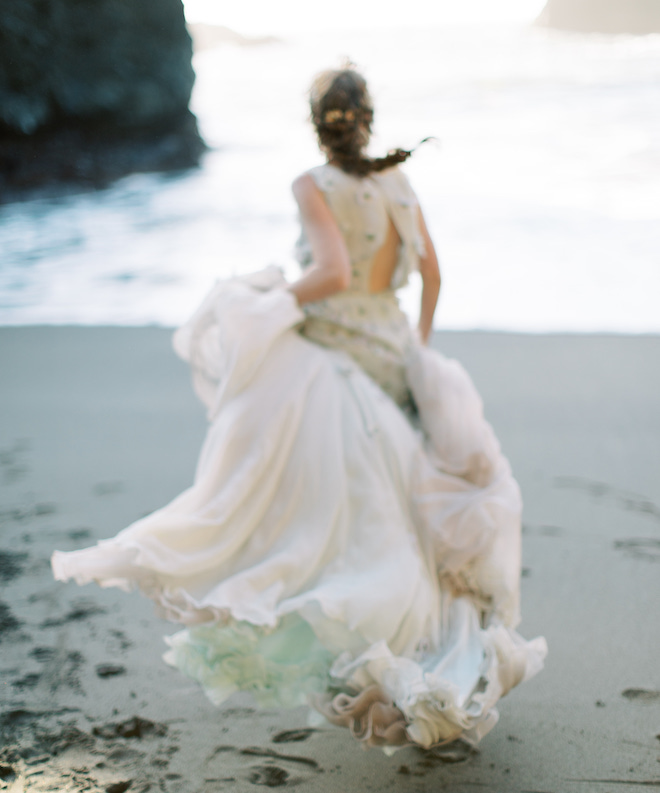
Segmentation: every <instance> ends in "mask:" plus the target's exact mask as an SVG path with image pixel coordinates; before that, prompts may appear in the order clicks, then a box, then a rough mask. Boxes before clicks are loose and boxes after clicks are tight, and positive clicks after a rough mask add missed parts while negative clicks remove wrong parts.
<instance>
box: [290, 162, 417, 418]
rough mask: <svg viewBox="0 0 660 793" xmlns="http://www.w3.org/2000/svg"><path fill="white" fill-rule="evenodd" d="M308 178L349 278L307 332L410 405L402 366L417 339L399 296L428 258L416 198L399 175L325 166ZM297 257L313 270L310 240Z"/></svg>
mask: <svg viewBox="0 0 660 793" xmlns="http://www.w3.org/2000/svg"><path fill="white" fill-rule="evenodd" d="M309 174H310V176H311V177H312V179H313V180H314V182H315V184H316V186H317V187H318V188H319V190H320V191H321V193H322V194H323V196H324V198H325V201H326V202H327V204H328V206H329V208H330V210H331V212H332V215H333V216H334V219H335V221H336V222H337V226H338V227H339V229H340V231H341V234H342V236H343V238H344V241H345V243H346V247H347V250H348V254H349V258H350V265H351V273H350V282H349V284H348V287H347V289H346V290H344V291H342V292H338V293H337V294H334V295H332V296H331V297H328V298H325V299H324V300H318V301H314V302H312V303H308V304H306V305H305V306H304V311H305V314H306V316H307V319H306V321H305V324H304V326H303V329H302V333H303V335H305V336H306V337H307V338H309V339H310V340H311V341H314V342H316V343H317V344H322V345H323V346H325V347H332V348H333V349H338V350H342V351H343V352H345V353H347V354H348V355H350V356H351V357H352V358H353V359H354V360H355V361H356V362H357V363H358V364H359V365H360V366H361V367H362V368H363V369H364V370H365V371H366V372H367V374H369V375H370V376H371V377H372V378H373V379H374V380H375V381H376V382H377V383H378V384H379V385H380V386H381V388H383V390H384V391H385V392H386V393H388V394H389V395H390V396H391V397H392V398H393V399H394V401H395V402H397V403H398V404H399V405H401V406H405V405H407V404H408V403H409V401H410V393H409V390H408V386H407V384H406V380H405V371H404V362H405V358H406V355H407V353H408V350H409V349H410V345H411V344H412V333H411V329H410V325H409V323H408V320H407V318H406V316H405V315H404V314H403V312H402V311H401V309H400V308H399V304H398V301H397V298H396V296H395V290H396V289H398V288H400V287H402V286H405V284H406V283H407V281H408V275H409V273H410V271H411V270H413V269H416V268H417V266H418V262H419V257H420V256H423V254H424V242H423V238H422V234H421V231H420V228H419V223H418V203H417V198H416V196H415V193H414V192H413V190H412V188H411V186H410V183H409V182H408V179H407V178H406V176H405V175H404V174H403V172H402V171H400V170H399V169H398V168H389V169H388V170H386V171H383V172H381V173H372V174H370V175H369V176H365V177H357V176H353V175H351V174H347V173H344V171H342V170H341V169H339V168H337V167H335V166H333V165H329V164H326V165H321V166H318V167H316V168H313V169H312V170H311V171H309ZM297 254H298V259H299V261H300V263H301V265H302V266H303V267H305V266H306V265H309V264H311V262H312V255H311V249H310V247H309V244H308V242H307V240H306V238H305V236H304V233H303V235H302V236H301V238H300V240H299V241H298V245H297Z"/></svg>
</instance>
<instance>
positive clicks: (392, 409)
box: [52, 165, 546, 747]
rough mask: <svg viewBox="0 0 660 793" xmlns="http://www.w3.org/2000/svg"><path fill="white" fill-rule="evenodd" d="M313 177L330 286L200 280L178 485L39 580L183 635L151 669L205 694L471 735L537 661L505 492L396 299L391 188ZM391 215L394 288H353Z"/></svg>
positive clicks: (402, 218) (488, 444)
mask: <svg viewBox="0 0 660 793" xmlns="http://www.w3.org/2000/svg"><path fill="white" fill-rule="evenodd" d="M310 173H311V175H312V177H313V178H314V180H315V182H316V184H317V185H318V187H319V189H320V190H321V191H322V193H323V195H324V196H325V199H326V201H327V203H328V205H329V207H330V209H331V211H332V213H333V215H334V216H335V218H336V220H337V223H338V225H339V228H340V230H341V232H342V234H343V236H344V238H345V240H346V244H347V247H348V251H349V254H350V259H351V266H352V275H351V283H350V286H349V288H348V289H347V290H346V291H345V292H341V293H339V294H336V295H334V296H332V297H330V298H328V299H326V300H322V301H319V302H317V303H312V304H309V305H308V306H305V308H304V310H303V309H301V308H300V307H299V306H298V304H297V302H296V300H295V298H294V297H293V295H292V294H291V293H290V292H289V291H287V290H286V288H284V287H285V286H286V284H285V282H284V280H283V278H282V276H281V274H280V273H279V271H277V270H276V269H275V268H270V269H267V270H264V271H261V272H259V273H256V274H254V275H252V276H248V277H246V278H236V279H232V280H228V281H222V282H219V283H218V284H217V285H216V286H215V288H214V289H213V290H212V291H211V293H210V294H209V295H208V297H207V298H206V299H205V301H204V302H203V303H202V305H201V306H200V308H199V309H198V310H197V312H196V313H195V315H194V316H193V317H192V318H191V319H190V321H189V322H188V323H187V324H186V325H184V326H183V327H182V328H181V329H180V330H178V331H177V332H176V334H175V336H174V346H175V349H176V351H177V353H178V354H179V355H180V356H182V357H183V358H184V359H186V360H187V361H189V363H190V365H191V368H192V373H193V381H194V385H195V388H196V391H197V393H198V395H199V397H200V398H201V400H202V401H203V403H204V404H205V405H206V407H207V409H208V418H209V422H210V426H209V430H208V434H207V437H206V440H205V442H204V445H203V448H202V451H201V455H200V459H199V463H198V466H197V471H196V476H195V481H194V484H193V485H192V487H191V488H190V489H188V490H186V491H185V492H184V493H182V494H181V495H180V496H179V497H178V498H176V499H175V500H174V501H172V503H170V504H168V505H167V506H165V507H164V508H162V509H160V510H158V511H157V512H154V513H153V514H151V515H149V516H148V517H146V518H143V519H141V520H138V521H137V522H136V523H134V524H132V525H131V526H129V527H128V528H127V529H124V530H123V531H122V532H120V533H119V534H118V535H117V536H116V537H114V538H112V539H108V540H103V541H101V542H99V544H98V545H97V546H95V547H92V548H88V549H84V550H80V551H74V552H72V553H62V552H59V551H56V552H55V553H54V555H53V560H52V564H53V570H54V574H55V577H56V578H57V579H59V580H67V579H74V580H75V581H77V582H78V583H79V584H84V583H87V582H90V581H95V582H97V583H98V584H100V585H101V586H117V587H121V588H123V589H125V590H130V589H133V588H135V587H138V588H139V589H140V590H141V591H142V592H143V593H144V594H145V595H147V596H148V597H150V598H152V599H153V600H154V601H155V602H156V604H157V605H158V607H159V611H160V613H162V614H164V615H165V616H167V617H168V618H170V619H172V620H174V621H177V622H180V623H183V624H184V625H186V626H187V627H186V628H185V629H184V630H182V631H180V632H178V633H176V634H174V635H173V636H171V637H168V639H167V641H168V643H169V645H170V648H169V650H168V652H167V653H166V656H165V658H166V660H167V661H168V662H169V663H171V664H173V665H175V666H176V667H178V668H179V669H181V670H182V671H183V672H184V673H185V674H187V675H189V676H191V677H193V678H194V679H196V680H198V681H199V682H200V683H201V684H202V686H203V687H204V689H205V690H206V692H207V694H208V695H209V697H210V698H211V699H212V700H213V701H214V702H217V703H220V702H222V701H223V700H224V699H226V698H227V697H228V696H229V695H230V694H231V693H233V692H234V691H236V690H247V691H250V692H252V693H253V695H254V696H255V698H256V699H257V701H258V702H259V703H261V704H263V705H266V706H297V705H300V704H303V703H306V702H311V703H312V704H313V705H314V706H315V707H316V708H317V710H319V711H320V712H321V713H322V714H323V715H325V716H326V717H327V718H328V719H329V720H330V721H333V722H335V723H338V724H345V725H346V726H349V727H350V728H351V729H352V731H353V734H354V735H355V736H356V737H358V738H359V739H361V740H363V741H364V742H366V743H367V744H368V745H382V746H386V747H387V746H393V745H400V744H403V743H410V742H414V743H417V744H419V745H421V746H424V747H429V746H433V745H435V744H438V743H440V742H444V741H451V740H454V739H456V738H463V739H465V740H467V741H470V742H473V743H475V742H477V741H478V740H479V739H480V738H481V737H482V736H483V735H484V734H485V733H486V732H488V730H489V729H490V728H491V727H492V726H493V725H494V723H495V722H496V720H497V710H496V703H497V701H498V700H499V698H500V697H501V696H502V695H503V694H505V693H506V692H507V691H508V690H509V689H511V688H512V687H513V686H515V685H517V684H518V683H520V682H521V681H523V680H527V679H528V678H530V677H531V676H532V675H534V674H535V673H536V672H538V671H539V669H540V668H541V667H542V665H543V658H544V656H545V653H546V645H545V640H544V639H543V638H537V639H534V640H533V641H525V640H524V639H522V638H521V637H520V636H519V635H518V634H517V633H516V631H515V627H516V625H517V623H518V621H519V579H520V511H521V502H520V495H519V490H518V486H517V484H516V482H515V480H514V479H513V477H512V475H511V471H510V468H509V465H508V463H507V461H506V459H505V458H504V457H503V456H502V454H501V453H500V449H499V446H498V443H497V440H496V438H495V436H494V434H493V432H492V430H491V428H490V426H489V425H488V424H487V423H486V422H485V420H484V418H483V411H482V403H481V400H480V398H479V395H478V394H477V392H476V390H475V388H474V386H473V384H472V382H471V380H470V378H469V376H468V375H467V373H466V372H465V370H464V369H463V368H462V367H461V366H460V364H458V363H457V362H456V361H453V360H448V359H446V358H444V357H443V356H442V355H440V354H438V353H436V352H434V351H432V350H430V349H428V348H427V347H424V346H422V345H420V344H419V343H418V342H417V341H416V340H415V337H414V335H413V333H412V332H411V330H410V327H409V325H408V322H407V320H406V318H405V316H404V315H403V313H402V312H401V310H400V309H399V306H398V303H397V299H396V296H395V290H396V289H397V288H399V287H400V286H402V285H404V284H405V283H406V281H407V278H408V274H409V272H410V270H411V269H412V268H413V267H415V266H416V263H417V261H418V258H419V256H420V255H421V254H422V253H423V240H422V238H421V235H420V231H419V228H418V223H417V201H416V198H415V195H414V193H413V191H412V189H411V188H410V185H409V183H408V181H407V179H406V177H405V176H404V175H403V173H402V172H401V171H400V170H399V169H398V168H392V169H390V170H387V171H384V172H382V173H379V174H372V175H371V176H369V177H365V178H357V177H354V176H350V175H347V174H345V173H343V172H342V171H341V170H339V169H337V168H335V167H333V166H331V165H324V166H320V167H318V168H315V169H312V170H311V171H310ZM390 219H391V221H392V222H393V223H394V225H395V227H396V230H397V231H398V234H399V237H400V239H401V245H400V255H399V261H398V264H397V268H396V271H395V273H394V276H393V279H392V283H391V290H388V291H386V292H382V293H378V294H375V295H374V294H369V292H368V289H367V285H368V283H369V273H370V266H371V262H372V260H373V256H374V254H375V252H376V251H377V250H378V249H379V247H380V246H381V245H382V244H383V241H384V239H385V234H386V231H387V228H388V224H389V222H390ZM298 254H299V258H300V260H301V263H302V264H303V266H304V265H305V264H306V263H308V261H309V259H310V253H309V246H308V245H307V242H306V240H305V238H304V236H303V237H302V238H301V240H300V242H299V244H298Z"/></svg>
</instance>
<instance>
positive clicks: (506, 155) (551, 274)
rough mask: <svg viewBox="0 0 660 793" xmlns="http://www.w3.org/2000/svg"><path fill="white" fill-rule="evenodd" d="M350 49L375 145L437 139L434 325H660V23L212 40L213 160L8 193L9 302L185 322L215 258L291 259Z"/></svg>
mask: <svg viewBox="0 0 660 793" xmlns="http://www.w3.org/2000/svg"><path fill="white" fill-rule="evenodd" d="M342 55H350V57H351V58H352V59H353V60H354V61H355V62H356V63H357V64H358V65H359V66H360V67H361V68H362V69H363V71H364V72H365V73H366V76H367V77H368V79H369V80H370V84H371V86H372V92H373V94H374V97H375V100H376V110H377V117H376V131H377V133H378V134H377V135H376V136H375V138H374V141H373V146H372V149H373V151H374V152H382V151H384V150H386V149H388V148H391V147H394V146H398V145H402V146H411V145H414V144H415V143H416V142H417V141H418V140H419V139H420V138H422V137H424V136H427V135H435V136H437V138H438V139H439V143H438V144H427V145H426V146H424V147H422V148H421V149H420V150H419V151H418V152H417V153H416V154H415V156H414V157H413V158H412V160H411V161H410V162H409V163H408V164H407V165H406V170H407V172H408V174H409V176H410V178H411V180H412V182H413V185H414V186H415V188H416V190H417V193H418V195H419V197H420V200H421V202H422V206H423V209H424V213H425V215H426V218H427V223H428V225H429V228H430V230H431V234H432V236H433V237H434V239H435V241H436V244H437V247H438V250H439V253H440V257H441V266H442V274H443V290H442V297H441V303H440V307H439V309H438V313H437V318H436V325H437V326H438V327H442V328H457V329H459V328H460V329H462V328H486V329H505V330H517V331H533V332H544V331H553V332H554V331H586V332H591V331H614V332H660V311H659V310H658V308H657V304H658V301H657V295H658V294H660V222H659V221H660V36H646V37H614V38H613V37H605V36H583V35H577V34H566V33H558V32H552V31H547V30H543V29H537V28H530V27H490V28H476V27H456V28H444V29H427V30H414V29H402V30H379V31H371V32H352V33H348V34H338V33H332V34H321V33H319V34H313V35H307V36H302V35H299V36H297V37H293V38H290V39H286V40H283V41H280V42H278V43H274V44H269V45H262V46H250V47H238V46H235V45H225V46H222V47H220V48H218V49H215V50H209V51H205V52H201V53H199V54H197V55H196V57H195V68H196V71H197V85H196V89H195V94H194V96H193V109H194V111H195V112H196V113H197V115H198V117H199V120H200V125H201V128H202V132H203V134H204V135H205V137H206V139H207V141H208V142H209V143H210V144H211V146H212V147H213V149H212V151H211V152H210V153H209V154H208V156H207V157H206V159H205V161H204V163H203V167H202V168H201V169H199V170H198V171H195V172H192V173H190V174H188V175H186V176H184V177H176V178H173V177H163V176H152V175H137V176H132V177H129V178H127V179H124V180H122V181H121V182H119V183H118V184H117V185H116V186H114V187H112V188H111V189H108V190H105V191H102V192H98V193H88V194H85V195H80V196H71V197H66V198H61V199H58V200H38V201H31V202H25V203H22V204H16V205H13V206H7V207H2V208H0V251H1V253H0V257H1V264H0V323H1V324H5V325H15V324H35V323H67V324H110V325H124V324H130V325H146V324H154V323H155V324H162V325H176V324H178V323H179V322H181V321H182V320H184V319H185V318H186V317H187V315H188V314H189V313H190V312H191V311H192V309H193V308H194V307H195V305H196V304H197V303H198V302H199V300H200V299H201V297H202V296H203V295H204V293H205V292H206V290H208V288H209V287H210V285H211V284H212V283H213V281H214V280H215V279H216V278H219V277H226V276H229V275H231V274H234V273H241V272H247V271H250V270H254V269H259V268H261V267H263V266H265V265H267V264H271V263H276V264H279V265H281V266H282V267H283V268H284V269H285V271H286V273H287V274H288V276H290V277H295V274H296V272H297V267H296V265H295V263H294V262H293V260H292V247H293V243H294V241H295V237H296V235H297V222H296V213H295V205H294V202H293V199H292V197H291V193H290V183H291V181H292V179H293V178H294V177H295V176H296V175H297V174H298V173H300V172H301V171H303V170H305V169H306V168H308V167H311V166H312V165H315V164H317V163H319V162H320V161H321V158H320V155H319V153H318V150H317V148H316V144H315V141H314V137H313V134H312V132H311V130H310V128H309V125H308V124H307V121H306V116H307V107H306V99H305V91H306V88H307V86H308V84H309V82H310V79H311V77H312V75H313V74H314V73H315V72H316V71H318V70H319V69H321V68H324V67H327V66H329V65H330V66H333V65H337V64H338V62H339V59H340V56H342ZM418 290H419V284H418V283H416V282H414V283H413V284H412V285H411V287H410V288H409V289H408V290H407V292H406V294H405V295H404V297H403V302H404V305H405V307H406V309H407V310H409V312H410V313H411V315H414V314H415V312H416V303H417V300H418Z"/></svg>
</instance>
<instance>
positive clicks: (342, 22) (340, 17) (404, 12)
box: [184, 0, 546, 36]
mask: <svg viewBox="0 0 660 793" xmlns="http://www.w3.org/2000/svg"><path fill="white" fill-rule="evenodd" d="M545 2H546V0H460V1H459V2H456V0H404V1H403V2H401V0H332V2H330V3H317V2H313V1H310V0H278V2H273V0H244V2H242V3H236V2H233V3H228V2H226V1H223V0H184V6H185V11H186V18H187V20H188V22H206V23H208V24H216V25H225V26H226V27H229V28H231V29H233V30H235V31H237V32H238V33H242V34H243V35H246V36H268V35H280V36H282V35H286V34H291V33H300V32H304V31H306V30H309V31H312V30H355V29H360V28H374V27H388V28H392V27H400V26H410V27H429V26H435V25H438V26H439V25H457V24H458V25H463V24H492V23H506V24H510V23H516V22H518V23H526V22H530V21H532V20H533V19H534V18H535V17H537V16H538V14H539V13H540V11H541V9H542V8H543V6H544V5H545Z"/></svg>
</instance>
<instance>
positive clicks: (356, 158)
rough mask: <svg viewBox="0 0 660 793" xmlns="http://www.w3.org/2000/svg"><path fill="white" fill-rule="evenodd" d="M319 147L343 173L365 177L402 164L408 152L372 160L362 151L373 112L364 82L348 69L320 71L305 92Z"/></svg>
mask: <svg viewBox="0 0 660 793" xmlns="http://www.w3.org/2000/svg"><path fill="white" fill-rule="evenodd" d="M309 99H310V108H311V118H312V123H313V124H314V127H315V128H316V134H317V136H318V139H319V146H320V147H321V148H322V149H323V150H324V151H325V152H326V153H327V154H328V158H329V159H330V160H331V161H332V163H334V164H336V165H337V166H339V167H340V168H341V169H342V171H345V172H346V173H352V174H356V175H357V176H366V175H367V174H369V173H372V172H373V171H384V170H385V169H386V168H391V167H392V166H393V165H397V164H398V163H401V162H405V161H406V160H407V159H408V157H410V155H411V154H412V151H406V150H405V149H395V150H394V151H392V152H390V153H389V154H388V155H387V156H386V157H378V158H376V159H372V158H371V157H366V156H365V155H364V154H363V151H364V149H365V147H366V146H367V144H368V143H369V138H370V136H371V123H372V121H373V118H374V109H373V104H372V102H371V97H370V96H369V90H368V89H367V82H366V80H365V79H364V77H362V75H361V74H358V72H356V71H355V69H352V68H346V69H338V70H329V71H326V72H321V74H319V75H318V76H317V77H316V78H315V79H314V82H313V83H312V87H311V90H310V92H309Z"/></svg>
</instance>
